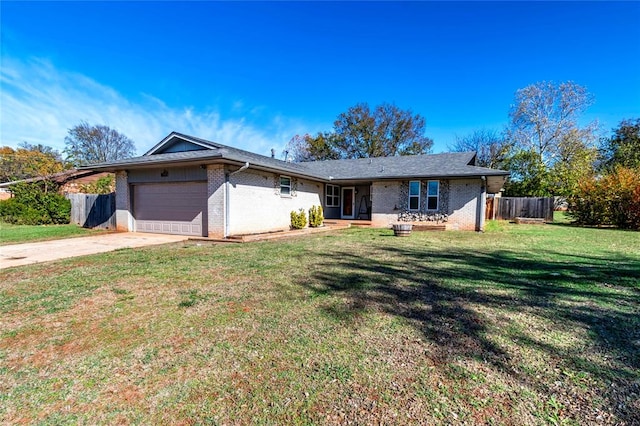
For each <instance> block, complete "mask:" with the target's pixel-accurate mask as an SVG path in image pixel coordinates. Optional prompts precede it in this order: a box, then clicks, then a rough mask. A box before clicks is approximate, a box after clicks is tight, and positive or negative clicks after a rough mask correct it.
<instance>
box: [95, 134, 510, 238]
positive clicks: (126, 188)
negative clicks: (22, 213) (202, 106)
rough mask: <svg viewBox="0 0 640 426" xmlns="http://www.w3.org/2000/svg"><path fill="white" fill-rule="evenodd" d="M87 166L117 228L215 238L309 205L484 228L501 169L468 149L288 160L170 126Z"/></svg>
mask: <svg viewBox="0 0 640 426" xmlns="http://www.w3.org/2000/svg"><path fill="white" fill-rule="evenodd" d="M86 168H87V169H90V170H93V171H104V172H112V173H115V174H116V222H117V228H118V230H121V231H142V232H164V233H178V234H187V235H201V236H208V237H215V238H225V237H229V236H234V235H242V234H252V233H261V232H271V231H278V230H284V229H288V228H289V225H290V212H291V211H296V210H299V209H304V210H307V211H308V209H309V208H310V207H312V206H317V205H320V206H322V207H323V209H324V212H325V218H327V219H332V218H333V219H340V218H348V219H352V220H368V221H371V223H372V225H373V226H378V227H388V226H389V225H390V224H392V223H396V222H398V221H426V222H430V221H437V222H442V223H445V224H446V227H447V229H459V230H482V229H483V227H484V209H485V200H486V194H487V192H499V190H500V189H501V187H502V185H503V183H504V180H505V179H506V176H507V175H508V172H506V171H502V170H493V169H487V168H482V167H477V166H475V153H448V154H436V155H418V156H406V157H384V158H373V159H359V160H333V161H318V162H309V163H289V162H284V161H280V160H276V159H275V158H271V157H266V156H262V155H258V154H254V153H251V152H248V151H243V150H239V149H236V148H232V147H229V146H225V145H221V144H218V143H214V142H210V141H207V140H204V139H199V138H195V137H192V136H187V135H183V134H180V133H175V132H173V133H171V134H170V135H168V136H167V137H166V138H164V139H163V140H162V141H161V142H160V143H159V144H157V145H156V146H155V147H154V148H152V149H151V150H150V151H149V152H147V153H146V154H144V155H143V156H141V157H136V158H131V159H126V160H120V161H116V162H112V163H104V164H95V165H91V166H87V167H86Z"/></svg>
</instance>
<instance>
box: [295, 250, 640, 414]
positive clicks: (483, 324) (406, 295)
mask: <svg viewBox="0 0 640 426" xmlns="http://www.w3.org/2000/svg"><path fill="white" fill-rule="evenodd" d="M319 256H320V259H319V262H320V263H322V264H326V265H333V266H331V267H330V268H328V269H322V270H316V271H315V272H314V273H312V274H311V275H310V276H307V277H305V278H301V279H300V280H299V284H300V285H302V286H304V287H306V288H308V289H310V290H311V291H312V292H314V293H316V294H336V295H341V296H342V297H346V298H347V302H345V303H344V304H342V305H338V307H336V306H333V307H331V308H328V309H327V311H328V313H329V314H330V315H335V316H336V317H338V318H340V319H345V318H350V317H352V316H354V315H358V314H359V313H361V312H364V311H365V310H368V309H377V310H381V311H383V312H386V313H388V314H391V315H394V316H398V317H402V318H405V319H406V320H408V321H409V322H410V323H412V324H414V326H415V327H417V328H418V329H419V330H420V331H421V332H422V334H423V335H424V337H425V338H426V339H427V340H428V341H430V342H432V343H434V344H435V347H436V351H435V354H433V355H432V356H434V357H435V358H436V359H434V361H440V362H448V361H452V360H455V359H461V358H463V359H464V358H467V359H474V360H478V361H481V362H484V363H488V364H490V365H492V366H493V367H494V368H496V369H498V370H499V371H501V372H503V373H505V374H509V375H511V376H512V377H514V378H515V379H516V380H517V381H519V382H521V383H523V384H526V385H527V386H531V387H533V388H535V389H537V390H538V391H540V392H541V393H543V394H546V395H551V394H553V393H554V391H552V390H551V389H552V386H553V383H548V378H544V377H542V378H541V377H540V376H536V375H530V374H527V373H525V372H523V371H522V369H521V366H519V365H518V363H517V362H516V361H515V360H511V359H510V356H509V354H508V353H507V352H505V350H503V349H502V348H501V347H500V346H499V345H498V344H496V343H495V342H493V341H491V340H490V339H489V338H488V337H487V332H488V331H489V323H488V321H490V320H489V319H488V318H486V317H485V316H484V315H483V314H480V313H479V312H478V311H477V310H474V309H473V308H472V306H473V305H476V306H478V305H479V306H481V307H483V308H490V309H492V310H494V312H497V313H500V311H503V312H504V311H507V313H514V314H517V313H519V312H526V313H528V314H530V315H534V316H535V317H536V318H541V319H543V320H544V321H549V322H551V323H552V324H553V329H552V330H551V331H552V332H553V331H558V330H559V331H561V332H562V331H564V332H569V333H570V332H571V331H572V330H573V329H575V327H579V328H583V329H586V330H588V332H587V335H588V336H589V339H590V341H587V342H585V344H584V346H585V347H590V348H591V349H593V348H594V347H595V348H597V349H596V350H597V351H598V352H600V353H604V354H606V357H605V358H608V359H610V360H611V361H610V362H600V361H594V359H593V358H589V355H590V353H589V352H588V349H587V352H586V353H584V352H582V351H581V349H576V348H573V349H565V348H562V347H561V346H560V345H554V344H553V343H549V342H547V341H544V340H545V339H540V338H538V336H532V335H531V334H530V333H528V332H527V330H526V329H525V330H522V328H518V327H515V328H513V327H509V326H510V324H509V322H513V321H514V320H508V319H506V320H505V321H506V323H505V324H504V326H503V327H502V328H501V330H504V331H501V332H500V333H501V334H502V335H503V336H504V337H506V338H508V339H510V340H511V341H514V342H516V343H517V345H519V346H527V347H532V348H534V349H536V350H538V351H539V352H541V353H543V354H544V356H545V358H547V357H548V359H549V360H550V363H551V362H554V363H556V364H557V366H558V368H560V369H562V370H565V369H566V370H574V371H578V372H580V371H584V372H588V373H589V374H591V375H592V377H594V378H597V379H600V380H602V381H604V383H615V386H614V388H615V390H613V391H611V392H609V395H599V396H602V397H604V398H605V401H607V404H608V405H609V408H610V410H611V412H615V413H616V415H617V416H619V419H621V420H623V421H626V422H629V423H630V424H635V423H636V422H640V414H639V413H638V412H637V411H635V410H636V409H637V406H636V407H635V408H634V407H633V405H634V404H633V403H631V404H629V403H628V402H627V403H626V404H623V405H620V399H621V398H622V400H626V398H628V397H629V396H631V397H632V398H633V395H634V392H635V393H636V394H637V393H638V389H637V388H638V380H639V379H640V374H639V373H638V371H639V369H640V355H639V352H640V347H639V343H640V318H639V314H640V294H639V293H638V292H637V290H638V287H640V262H639V261H638V259H634V258H631V257H624V256H620V255H619V254H617V253H616V254H611V258H610V259H602V258H590V257H589V256H575V255H574V256H570V255H567V254H564V253H554V252H550V251H545V252H544V253H535V252H534V253H532V252H529V253H518V252H515V251H506V250H496V251H491V250H485V251H484V252H477V251H472V250H448V251H436V250H433V249H429V248H424V247H420V248H412V247H379V246H378V247H375V249H372V253H366V254H359V253H357V250H354V252H347V251H339V252H329V253H325V254H319ZM323 257H326V259H323ZM543 258H544V259H548V258H552V259H554V260H553V261H551V260H548V261H547V260H543ZM325 261H326V263H325ZM629 289H631V290H632V291H628V290H629ZM501 316H504V315H501ZM516 325H517V324H516ZM506 330H509V331H506ZM514 330H517V331H514ZM612 392H613V393H612ZM583 399H584V398H583ZM589 403H590V401H588V400H587V401H586V402H583V404H586V406H588V405H589Z"/></svg>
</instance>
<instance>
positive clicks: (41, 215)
mask: <svg viewBox="0 0 640 426" xmlns="http://www.w3.org/2000/svg"><path fill="white" fill-rule="evenodd" d="M55 189H57V188H56V186H55V184H52V183H51V182H35V183H29V184H27V183H21V184H16V185H14V186H12V187H11V191H12V192H13V198H10V199H8V200H4V201H0V220H2V221H3V222H8V223H14V224H18V225H51V224H63V223H69V220H70V218H71V202H70V201H69V200H67V199H66V198H64V197H63V196H62V195H60V194H58V193H56V192H55Z"/></svg>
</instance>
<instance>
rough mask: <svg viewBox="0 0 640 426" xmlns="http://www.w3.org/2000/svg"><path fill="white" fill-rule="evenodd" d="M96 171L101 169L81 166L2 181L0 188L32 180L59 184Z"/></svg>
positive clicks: (96, 172)
mask: <svg viewBox="0 0 640 426" xmlns="http://www.w3.org/2000/svg"><path fill="white" fill-rule="evenodd" d="M98 173H102V171H99V170H93V169H91V168H83V169H82V170H77V169H71V170H65V171H64V172H60V173H54V174H52V175H47V176H37V177H34V178H29V179H22V180H14V181H12V182H2V183H0V188H8V187H10V186H11V185H15V184H17V183H32V182H39V181H42V180H49V181H53V182H56V183H58V184H60V185H63V184H65V183H67V182H69V181H71V180H75V179H80V178H84V177H87V176H93V175H95V174H98Z"/></svg>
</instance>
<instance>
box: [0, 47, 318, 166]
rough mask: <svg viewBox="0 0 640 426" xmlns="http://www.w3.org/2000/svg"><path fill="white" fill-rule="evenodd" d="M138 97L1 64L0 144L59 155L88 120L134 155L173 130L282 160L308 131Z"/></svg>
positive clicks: (77, 77)
mask: <svg viewBox="0 0 640 426" xmlns="http://www.w3.org/2000/svg"><path fill="white" fill-rule="evenodd" d="M136 95H137V96H138V97H139V98H141V99H142V102H138V103H135V102H131V101H129V100H128V99H126V98H125V97H124V96H123V95H122V94H121V93H119V92H118V91H116V90H115V89H113V88H111V87H108V86H105V85H103V84H100V83H99V82H97V81H95V80H93V79H91V78H89V77H87V76H85V75H82V74H78V73H75V72H70V71H63V70H59V69H56V68H55V67H54V65H53V64H51V63H50V62H49V61H46V60H42V59H37V58H36V59H31V60H29V61H19V60H15V59H12V58H6V57H3V58H2V69H1V70H0V145H8V146H13V147H15V146H17V145H18V144H19V143H21V142H23V141H26V142H29V143H32V144H44V145H48V146H51V147H54V148H56V149H58V150H60V151H62V150H63V149H64V138H65V136H66V135H67V132H68V129H69V128H71V127H73V126H75V125H77V124H79V123H80V121H82V120H85V121H87V122H89V123H90V124H106V125H108V126H109V127H111V128H113V129H116V130H117V131H119V132H121V133H123V134H125V135H127V136H128V137H129V138H131V139H132V140H133V141H135V143H136V147H137V150H138V153H139V154H142V153H144V152H145V151H147V150H148V149H149V148H150V147H152V146H153V145H155V144H156V143H157V142H158V141H159V140H161V139H162V138H163V137H164V136H166V135H167V134H169V133H170V132H171V131H173V130H175V131H178V132H182V133H186V134H191V135H193V136H197V137H201V138H205V139H209V140H213V141H217V142H220V143H223V144H226V145H231V146H235V147H237V148H242V149H246V150H249V151H253V152H257V153H261V154H265V155H268V154H269V152H270V149H271V148H275V149H276V152H277V153H278V155H279V154H280V152H281V151H282V149H283V148H284V146H285V145H286V143H287V142H288V141H289V139H290V138H291V137H292V136H293V135H295V134H296V133H305V132H307V131H310V130H313V129H309V128H308V127H306V126H305V125H304V124H303V123H301V122H299V121H296V120H294V119H289V118H286V117H282V116H279V115H275V116H274V117H273V119H271V120H268V122H267V124H263V125H258V124H256V123H253V122H251V121H250V120H248V119H246V118H241V119H237V118H228V119H227V118H225V117H223V115H222V114H221V113H220V112H219V111H218V110H216V109H211V110H208V111H196V110H195V109H194V108H192V107H189V106H186V107H185V108H183V109H175V108H170V107H168V106H167V105H166V104H165V103H164V102H163V101H162V99H160V98H158V97H156V96H154V95H150V94H136ZM242 108H249V107H248V106H246V105H245V104H244V102H243V101H238V102H236V103H235V104H234V109H235V111H234V112H235V113H237V110H238V109H242ZM256 108H258V109H262V108H263V107H260V106H252V107H250V109H249V111H251V109H256ZM249 117H251V112H249Z"/></svg>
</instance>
